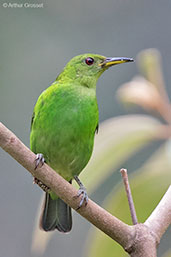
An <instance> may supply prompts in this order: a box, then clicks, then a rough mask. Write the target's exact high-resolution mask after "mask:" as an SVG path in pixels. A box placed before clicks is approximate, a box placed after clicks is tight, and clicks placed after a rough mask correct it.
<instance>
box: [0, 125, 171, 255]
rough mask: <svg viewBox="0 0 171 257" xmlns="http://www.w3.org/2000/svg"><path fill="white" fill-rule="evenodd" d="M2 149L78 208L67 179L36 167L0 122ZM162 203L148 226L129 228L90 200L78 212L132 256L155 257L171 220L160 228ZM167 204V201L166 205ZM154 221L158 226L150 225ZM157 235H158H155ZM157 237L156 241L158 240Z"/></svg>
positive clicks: (18, 141) (164, 211) (165, 217)
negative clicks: (157, 247) (157, 246)
mask: <svg viewBox="0 0 171 257" xmlns="http://www.w3.org/2000/svg"><path fill="white" fill-rule="evenodd" d="M0 146H1V147H2V149H4V150H5V151H6V152H7V153H9V154H10V155H11V156H12V157H13V158H14V159H15V160H16V161H18V162H19V163H20V164H21V165H22V166H23V167H25V168H26V169H27V170H28V171H29V172H30V173H31V174H32V175H33V176H34V177H36V178H37V179H39V180H41V181H42V182H43V183H44V184H45V185H47V186H48V187H49V188H51V190H52V191H53V192H55V193H56V194H57V195H58V196H59V197H60V198H61V199H63V200H64V201H65V202H66V203H67V204H68V205H70V206H71V207H72V208H73V209H75V210H76V209H77V207H78V204H79V201H80V199H76V197H75V196H76V195H77V190H76V189H75V188H74V187H73V186H72V185H71V184H69V183H68V182H67V181H66V180H65V179H63V178H62V177H61V176H60V175H58V174H57V173H56V172H55V171H54V170H53V169H51V168H50V167H49V166H48V165H47V164H44V165H43V166H42V167H41V168H40V167H38V168H37V169H36V170H35V169H34V168H35V158H36V155H35V154H34V153H33V152H31V151H30V150H29V149H28V148H27V147H26V146H25V145H24V144H23V143H22V142H21V141H20V140H19V139H18V138H17V137H16V136H15V135H14V134H13V133H12V132H11V131H10V130H8V129H7V128H6V127H5V126H4V125H3V124H2V123H0ZM167 199H168V197H166V198H165V200H163V201H164V202H165V205H167V204H168V206H169V205H170V201H169V200H167ZM163 201H162V203H161V205H160V204H159V206H158V207H157V208H156V210H157V211H156V210H155V211H154V212H155V215H153V216H152V218H150V219H151V220H150V219H149V220H147V222H146V223H147V224H146V223H145V224H137V225H134V226H129V225H127V224H125V223H124V222H122V221H121V220H119V219H117V218H116V217H114V216H112V215H111V214H110V213H108V212H107V211H105V210H104V209H103V208H101V207H100V206H98V205H97V204H96V203H94V202H93V201H91V200H89V201H88V204H87V206H84V207H81V208H80V209H79V210H77V212H78V213H79V214H80V215H82V216H83V217H85V218H86V219H87V220H88V221H90V222H91V223H92V224H94V225H95V226H96V227H97V228H99V229H100V230H101V231H103V232H104V233H105V234H106V235H108V236H109V237H111V238H112V239H114V240H115V241H116V242H118V243H119V244H120V245H121V246H122V247H123V248H124V249H125V250H126V251H127V252H128V253H129V254H130V256H131V257H156V244H157V241H158V238H160V237H161V236H162V234H163V233H164V230H165V229H166V228H167V225H168V221H167V222H165V227H164V229H163V228H162V227H161V226H159V225H158V221H159V219H160V216H161V215H162V218H161V220H162V222H161V224H162V223H163V222H164V220H165V219H166V220H167V215H168V214H167V211H168V210H170V207H167V208H166V209H164V208H163V207H162V206H163ZM167 201H168V202H167ZM151 222H152V223H153V222H154V224H155V223H157V227H155V225H151ZM156 234H157V236H156ZM156 238H157V241H156Z"/></svg>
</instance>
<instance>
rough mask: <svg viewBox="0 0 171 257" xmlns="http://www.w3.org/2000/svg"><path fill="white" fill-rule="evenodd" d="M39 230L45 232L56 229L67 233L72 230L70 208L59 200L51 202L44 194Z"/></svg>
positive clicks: (49, 197) (48, 195)
mask: <svg viewBox="0 0 171 257" xmlns="http://www.w3.org/2000/svg"><path fill="white" fill-rule="evenodd" d="M40 228H42V229H43V230H45V231H51V230H54V229H58V230H59V231H60V232H64V233H66V232H69V231H70V230H71V228H72V216H71V208H70V207H69V206H68V205H67V204H66V203H65V202H64V201H62V200H61V199H60V198H57V199H55V200H53V199H52V198H51V196H50V194H48V193H46V197H45V203H44V208H43V212H42V215H41V219H40Z"/></svg>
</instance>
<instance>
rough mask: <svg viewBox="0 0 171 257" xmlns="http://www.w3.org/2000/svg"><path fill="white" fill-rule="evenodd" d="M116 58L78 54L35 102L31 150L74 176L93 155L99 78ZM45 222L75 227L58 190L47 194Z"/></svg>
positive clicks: (62, 227)
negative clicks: (56, 192)
mask: <svg viewBox="0 0 171 257" xmlns="http://www.w3.org/2000/svg"><path fill="white" fill-rule="evenodd" d="M111 60H114V59H111ZM91 62H92V63H91ZM113 62H114V61H113ZM113 62H112V61H109V60H108V59H107V58H105V57H103V56H100V55H94V54H85V55H80V56H76V57H74V58H73V59H72V60H71V61H70V62H69V63H68V64H67V66H66V67H65V68H64V70H63V72H62V73H61V74H60V75H59V76H58V77H57V79H56V81H55V82H54V83H53V84H52V85H51V86H50V87H49V88H47V89H46V90H45V91H43V93H42V94H41V95H40V96H39V98H38V100H37V103H36V105H35V108H34V113H33V118H32V126H31V134H30V147H31V150H32V151H33V152H34V153H41V154H43V155H44V158H45V160H46V162H47V164H48V165H50V166H51V167H52V168H53V169H54V170H55V171H56V172H58V173H59V174H60V175H61V176H63V177H64V178H65V179H66V180H68V181H71V180H72V179H73V177H74V176H75V175H79V173H80V172H81V171H82V170H83V168H84V167H85V166H86V164H87V163H88V161H89V159H90V157H91V154H92V150H93V143H94V135H95V131H96V128H97V126H98V106H97V100H96V82H97V79H98V78H99V76H100V75H101V74H102V72H103V71H104V70H106V69H107V68H108V67H109V66H111V65H113V64H115V63H113ZM122 62H124V61H122ZM110 63H111V64H110ZM40 225H41V227H42V228H43V229H44V230H46V231H48V230H53V229H55V228H57V229H58V230H59V231H63V232H68V231H69V230H70V229H71V226H72V219H71V210H70V208H69V207H68V206H67V205H66V204H65V203H64V202H63V201H62V200H60V199H59V198H58V197H57V196H56V195H55V194H54V193H53V192H52V193H50V195H46V200H45V204H44V210H43V214H42V218H41V224H40Z"/></svg>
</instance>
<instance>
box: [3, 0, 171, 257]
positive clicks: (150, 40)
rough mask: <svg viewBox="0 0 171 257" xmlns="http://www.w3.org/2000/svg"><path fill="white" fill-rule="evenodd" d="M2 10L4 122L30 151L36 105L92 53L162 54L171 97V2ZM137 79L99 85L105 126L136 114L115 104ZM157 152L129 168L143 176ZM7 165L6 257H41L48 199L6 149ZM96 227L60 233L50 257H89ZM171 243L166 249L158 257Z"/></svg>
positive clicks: (121, 75) (117, 73)
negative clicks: (39, 218) (39, 219)
mask: <svg viewBox="0 0 171 257" xmlns="http://www.w3.org/2000/svg"><path fill="white" fill-rule="evenodd" d="M3 3H9V2H6V1H4V2H3V1H2V0H1V4H0V38H1V40H0V60H1V61H0V120H1V121H2V122H3V123H4V124H5V125H6V126H7V127H8V128H9V129H11V130H12V131H13V132H14V133H15V134H16V135H17V136H18V137H19V138H20V139H21V140H22V141H23V142H24V143H25V144H26V145H27V146H29V132H30V121H31V116H32V111H33V107H34V104H35V102H36V100H37V97H38V96H39V95H40V93H41V92H42V91H43V90H44V89H45V88H46V87H48V86H49V85H50V84H51V83H52V82H53V81H54V80H55V78H56V77H57V75H58V74H59V73H60V71H61V70H62V69H63V67H64V65H65V64H66V63H67V61H68V60H70V59H71V58H72V57H73V56H75V55H78V54H81V53H86V52H92V53H99V54H102V55H105V56H127V57H133V58H135V57H136V55H137V54H138V52H139V51H141V50H142V49H145V48H154V47H155V48H157V49H159V51H160V52H161V55H162V58H163V70H164V77H165V82H166V86H167V91H168V93H169V94H171V88H170V84H169V82H170V81H171V73H170V67H171V46H170V42H171V29H170V23H171V16H170V10H171V2H170V1H169V0H167V1H159V0H141V1H136V0H118V1H116V0H115V1H111V0H106V1H102V0H99V1H98V0H91V1H90V0H87V1H78V0H70V1H66V0H62V1H55V0H51V1H46V2H44V1H30V2H29V3H43V8H24V7H23V8H19V7H18V8H17V7H16V8H15V7H13V8H12V7H7V8H5V7H3ZM10 3H18V4H19V3H24V1H19V0H18V1H17V2H16V1H14V2H13V1H10ZM136 73H137V67H136V65H135V63H134V64H129V65H126V64H125V65H121V66H119V65H118V66H116V67H113V68H111V69H110V70H109V71H107V72H105V73H104V74H103V76H102V77H101V78H100V80H99V82H98V86H97V98H98V104H99V110H100V121H101V122H102V121H104V120H106V119H108V118H110V117H114V116H118V115H122V114H126V113H130V111H128V110H125V108H124V107H123V106H122V105H121V104H119V102H118V101H117V100H116V97H115V91H116V89H118V88H119V86H120V85H121V84H122V83H124V82H126V81H129V80H130V79H131V78H132V77H133V76H134V75H135V74H136ZM135 112H140V109H139V110H136V111H135V110H134V113H135ZM131 113H132V111H131ZM141 113H143V111H142V110H141ZM99 133H100V131H99ZM158 145H159V143H154V144H153V145H150V146H149V147H148V148H146V151H145V152H143V153H142V152H141V153H140V154H139V155H137V157H136V159H134V161H130V162H126V163H124V164H125V166H126V167H127V168H128V170H135V169H137V168H138V167H139V166H140V164H142V162H143V160H144V159H146V158H148V157H149V155H150V154H151V152H152V151H153V150H154V149H156V148H157V147H158ZM0 163H1V165H0V172H1V180H0V204H1V210H0V228H1V229H0V257H16V256H17V257H18V256H25V257H28V256H36V255H35V254H33V253H31V251H30V248H31V241H32V231H33V227H34V222H35V216H36V213H37V208H38V206H39V201H40V198H41V195H42V192H41V190H40V189H39V188H38V187H37V186H35V185H33V184H32V177H31V175H30V174H29V173H27V172H25V171H24V170H23V168H22V167H21V166H20V165H19V164H18V163H17V162H15V161H14V160H13V159H12V158H11V157H10V156H9V155H7V154H6V153H4V152H3V151H2V150H1V149H0ZM124 164H123V165H124ZM118 180H121V178H120V174H119V173H118V172H117V173H116V174H114V175H112V178H110V179H109V180H108V181H107V182H106V183H105V184H104V185H103V186H101V188H99V189H98V190H97V191H96V192H95V193H94V194H93V195H91V198H92V199H93V200H95V201H96V202H98V203H99V204H102V201H103V200H104V199H105V196H106V194H107V193H108V188H109V186H113V185H114V183H115V181H118ZM94 183H96V182H95V181H94ZM90 227H91V225H90V224H89V223H88V222H87V221H86V220H84V219H83V218H82V217H80V216H79V215H78V214H75V215H74V225H73V230H72V232H71V233H70V234H67V235H63V234H60V233H58V232H56V233H55V234H54V235H53V237H52V240H51V241H50V242H49V244H48V247H47V249H46V252H45V253H44V255H43V256H51V257H55V256H59V257H67V256H70V257H80V256H83V249H84V251H86V248H85V241H86V240H87V236H88V230H89V228H90ZM168 242H169V241H168V239H167V240H166V242H165V243H164V244H163V246H160V248H159V256H161V255H162V252H163V249H164V248H165V246H166V245H168ZM87 247H88V245H87ZM113 256H115V255H113Z"/></svg>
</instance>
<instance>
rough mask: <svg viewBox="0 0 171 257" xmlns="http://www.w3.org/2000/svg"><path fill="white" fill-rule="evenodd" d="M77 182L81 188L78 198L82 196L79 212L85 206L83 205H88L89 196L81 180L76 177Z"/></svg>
mask: <svg viewBox="0 0 171 257" xmlns="http://www.w3.org/2000/svg"><path fill="white" fill-rule="evenodd" d="M74 179H75V181H76V182H77V184H78V185H79V186H80V188H79V190H78V193H77V196H76V197H80V196H81V201H80V203H79V206H78V207H77V210H78V209H80V208H81V207H82V205H83V203H84V202H85V206H86V205H87V203H88V194H87V190H86V188H85V187H84V185H83V184H82V183H81V181H80V179H79V178H78V177H77V176H74Z"/></svg>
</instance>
